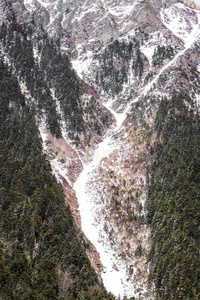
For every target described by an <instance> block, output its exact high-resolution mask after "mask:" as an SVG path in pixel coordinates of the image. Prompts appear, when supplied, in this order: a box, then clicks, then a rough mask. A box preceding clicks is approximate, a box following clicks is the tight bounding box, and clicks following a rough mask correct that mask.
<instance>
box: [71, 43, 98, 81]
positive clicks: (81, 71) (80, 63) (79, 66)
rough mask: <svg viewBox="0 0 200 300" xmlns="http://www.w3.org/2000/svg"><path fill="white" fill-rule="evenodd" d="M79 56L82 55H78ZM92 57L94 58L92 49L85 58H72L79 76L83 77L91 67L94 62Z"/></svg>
mask: <svg viewBox="0 0 200 300" xmlns="http://www.w3.org/2000/svg"><path fill="white" fill-rule="evenodd" d="M78 51H79V52H80V51H81V48H79V49H78ZM78 57H80V56H79V55H78ZM92 59H93V53H92V51H88V52H87V55H86V56H84V58H83V59H82V60H81V59H76V60H72V65H73V68H74V70H76V72H77V74H78V76H79V77H80V78H81V79H82V78H83V75H85V73H86V71H87V70H88V69H89V66H90V65H91V63H92Z"/></svg>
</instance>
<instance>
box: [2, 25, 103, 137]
mask: <svg viewBox="0 0 200 300" xmlns="http://www.w3.org/2000/svg"><path fill="white" fill-rule="evenodd" d="M0 42H1V55H2V56H3V57H4V60H5V61H6V62H7V63H8V64H9V65H10V66H12V70H13V72H14V73H15V75H17V78H18V82H19V83H20V86H21V87H22V89H23V92H24V93H25V94H27V96H28V98H29V101H31V102H34V105H35V108H36V114H37V116H38V117H39V118H42V119H43V120H45V124H46V129H47V130H48V131H50V132H51V133H52V134H53V135H54V136H55V137H57V138H60V137H61V136H62V131H63V130H64V131H66V132H68V134H70V136H71V138H72V139H75V140H76V142H77V141H79V136H80V135H81V134H82V135H84V136H85V138H86V139H88V138H89V136H90V135H91V132H93V134H101V130H102V128H104V126H107V125H108V119H109V118H108V115H106V113H105V112H104V113H103V112H102V110H101V108H100V107H99V103H98V102H97V101H96V98H95V97H93V98H92V101H91V97H90V96H89V95H88V96H87V95H86V96H85V97H86V100H84V101H82V99H81V97H82V96H83V94H84V93H86V94H87V91H86V90H85V89H86V87H85V86H84V85H83V84H82V83H81V81H80V79H79V78H78V76H77V75H76V73H75V71H74V70H73V69H72V67H71V64H70V61H69V58H68V56H67V55H64V54H63V53H61V49H60V42H59V40H56V41H54V40H53V39H51V38H50V37H49V36H48V34H47V33H46V31H45V30H44V29H43V28H42V27H41V28H37V30H36V29H35V25H34V22H33V23H31V24H29V25H27V24H18V23H15V22H11V23H9V24H5V23H3V24H2V25H1V27H0ZM87 97H88V99H87ZM88 118H90V122H88Z"/></svg>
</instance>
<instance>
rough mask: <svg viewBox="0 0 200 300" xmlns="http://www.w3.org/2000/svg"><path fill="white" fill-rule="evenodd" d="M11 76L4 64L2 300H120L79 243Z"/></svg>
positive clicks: (0, 98) (0, 117)
mask: <svg viewBox="0 0 200 300" xmlns="http://www.w3.org/2000/svg"><path fill="white" fill-rule="evenodd" d="M12 71H13V70H10V67H8V66H7V65H5V64H4V63H3V62H2V61H1V62H0V299H3V300H11V299H16V300H23V299H24V300H25V299H26V300H27V299H35V300H40V299H41V300H45V299H46V300H51V299H60V300H61V299H68V300H70V299H91V300H92V299H114V297H113V296H112V295H110V294H107V292H106V291H105V290H104V288H103V287H101V286H100V285H99V283H98V280H97V275H96V273H95V272H94V270H93V269H92V268H91V265H90V262H89V260H88V257H87V256H86V254H85V249H84V246H83V242H82V241H81V240H80V239H79V238H77V236H78V232H77V229H76V228H75V226H74V223H73V218H72V215H71V212H70V208H69V207H66V205H65V202H64V196H63V191H62V186H61V185H60V184H58V183H57V182H56V180H55V178H54V176H53V175H52V174H51V167H50V164H49V162H48V161H47V159H46V157H45V155H44V154H43V151H42V141H41V138H40V137H39V131H38V128H37V125H36V123H35V116H36V111H35V108H34V107H33V106H31V107H30V105H27V103H26V102H27V101H26V98H25V97H24V96H23V95H22V93H21V90H20V87H19V84H18V81H17V79H16V78H15V77H14V76H13V75H12ZM27 76H28V75H27Z"/></svg>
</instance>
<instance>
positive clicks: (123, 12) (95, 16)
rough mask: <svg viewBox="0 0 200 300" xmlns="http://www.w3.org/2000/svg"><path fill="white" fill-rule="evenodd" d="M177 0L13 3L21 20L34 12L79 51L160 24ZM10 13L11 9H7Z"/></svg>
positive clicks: (24, 0) (34, 0) (71, 49)
mask: <svg viewBox="0 0 200 300" xmlns="http://www.w3.org/2000/svg"><path fill="white" fill-rule="evenodd" d="M175 2H177V1H176V0H171V1H160V0H150V1H149V0H148V1H147V0H131V1H130V0H126V1H125V0H115V1H113V0H104V1H101V0H96V1H91V0H87V1H86V0H84V1H80V0H75V1H66V0H54V1H52V0H15V1H13V2H12V3H11V6H12V7H13V8H14V11H15V14H16V16H17V20H18V21H23V19H24V20H25V21H27V17H28V16H30V14H33V15H34V18H35V21H36V23H37V24H42V25H43V26H44V27H45V28H46V29H47V30H48V32H49V33H50V34H51V35H52V36H56V37H60V38H61V42H62V44H63V46H64V47H65V49H66V50H67V51H68V52H69V53H72V54H73V55H75V54H76V51H75V49H77V48H78V45H80V44H85V47H86V49H87V48H90V46H91V45H92V46H95V47H97V45H99V46H100V45H101V46H102V45H104V44H107V43H108V42H109V41H110V39H111V38H112V39H117V38H119V37H120V36H123V35H125V34H129V33H130V34H131V31H133V30H135V28H136V27H139V26H142V27H143V28H144V29H145V32H150V31H151V27H152V26H158V25H159V13H160V10H161V9H162V8H164V7H166V6H169V5H171V4H173V3H175ZM7 14H9V12H8V13H7Z"/></svg>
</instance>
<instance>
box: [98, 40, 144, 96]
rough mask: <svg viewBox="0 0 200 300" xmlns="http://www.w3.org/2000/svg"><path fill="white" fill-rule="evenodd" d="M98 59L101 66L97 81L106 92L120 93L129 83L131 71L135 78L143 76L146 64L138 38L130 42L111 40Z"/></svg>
mask: <svg viewBox="0 0 200 300" xmlns="http://www.w3.org/2000/svg"><path fill="white" fill-rule="evenodd" d="M96 59H97V60H98V65H99V66H98V70H97V72H96V81H95V82H96V84H97V85H98V86H101V87H102V89H103V90H105V91H106V92H111V93H112V94H118V93H120V92H121V91H122V90H123V86H124V84H125V83H128V76H129V74H130V73H132V74H133V76H134V78H135V80H136V79H138V78H141V77H142V74H143V69H144V66H143V60H142V53H141V51H140V43H139V41H138V40H137V39H136V38H133V40H132V41H130V42H129V43H125V42H119V41H118V40H115V41H113V42H111V43H110V44H109V45H108V46H107V47H106V48H105V50H104V52H103V53H101V54H98V55H97V56H96Z"/></svg>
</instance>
